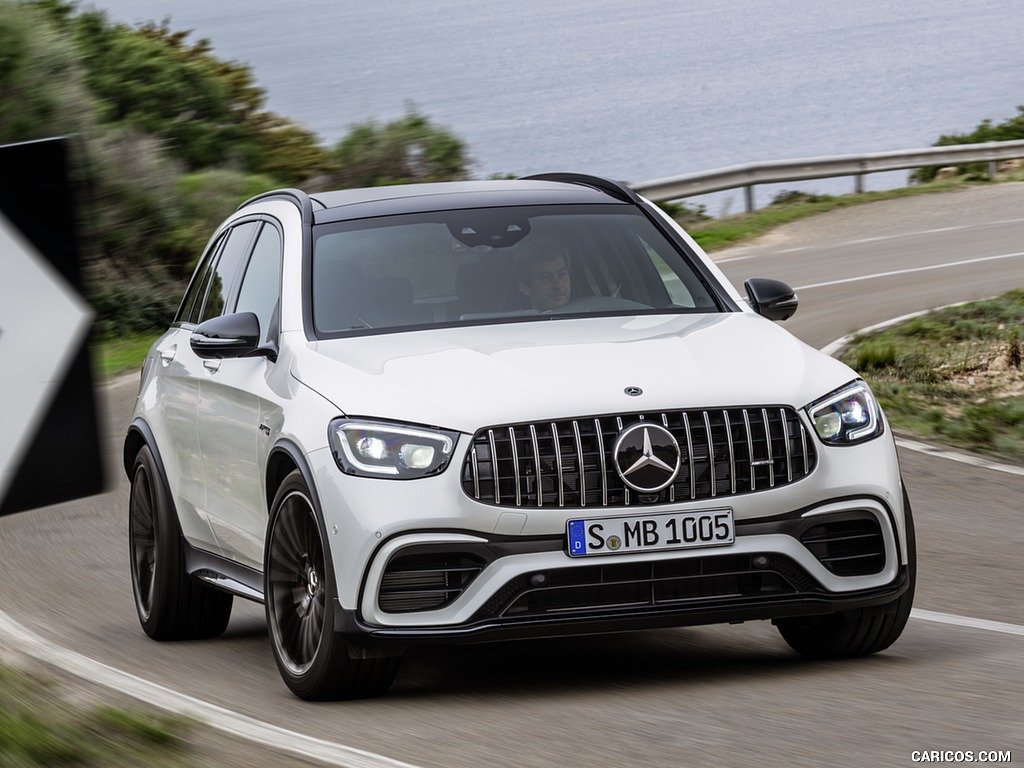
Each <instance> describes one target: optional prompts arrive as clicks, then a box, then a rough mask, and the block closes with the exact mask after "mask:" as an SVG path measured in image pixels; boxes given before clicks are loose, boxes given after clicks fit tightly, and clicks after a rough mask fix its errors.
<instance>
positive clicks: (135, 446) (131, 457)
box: [122, 418, 181, 531]
mask: <svg viewBox="0 0 1024 768" xmlns="http://www.w3.org/2000/svg"><path fill="white" fill-rule="evenodd" d="M143 446H145V447H147V448H149V452H150V453H151V454H153V463H154V464H155V465H156V472H157V475H159V477H160V485H161V486H162V487H163V491H164V494H165V495H166V497H167V503H168V504H169V505H170V507H171V512H173V513H174V520H175V523H177V525H178V529H179V531H180V529H181V523H179V522H178V509H177V507H175V506H174V496H172V495H171V484H170V483H169V482H168V481H167V470H165V469H164V459H163V456H161V455H160V447H159V446H158V445H157V444H156V437H155V436H154V435H153V430H152V429H150V426H149V424H148V423H146V421H145V420H144V419H141V418H137V419H135V420H134V421H133V422H132V423H131V424H130V425H129V426H128V433H127V434H126V435H125V438H124V446H123V447H122V461H123V462H124V473H125V474H126V475H127V476H128V481H129V482H131V480H132V469H133V467H134V466H135V457H136V456H138V455H139V451H141V450H142V448H143Z"/></svg>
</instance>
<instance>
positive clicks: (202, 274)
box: [174, 235, 227, 323]
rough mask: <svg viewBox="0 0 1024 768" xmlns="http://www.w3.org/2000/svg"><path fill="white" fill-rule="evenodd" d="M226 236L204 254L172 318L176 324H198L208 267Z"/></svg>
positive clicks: (208, 271) (204, 294) (206, 282)
mask: <svg viewBox="0 0 1024 768" xmlns="http://www.w3.org/2000/svg"><path fill="white" fill-rule="evenodd" d="M226 240H227V235H223V236H221V237H220V239H218V240H217V242H216V243H214V244H213V245H212V246H211V247H210V249H209V250H208V251H207V252H206V256H205V257H204V258H203V260H202V262H200V264H199V267H198V268H197V269H196V273H195V275H194V276H193V277H192V283H191V284H190V285H189V287H188V291H186V292H185V298H184V299H182V301H181V308H180V309H178V316H177V317H176V318H174V320H175V322H177V323H197V322H199V311H200V310H201V309H202V308H203V298H204V297H205V296H206V289H207V288H208V287H209V285H210V271H211V270H210V267H211V265H212V264H213V262H214V260H215V259H216V258H217V256H218V255H219V254H220V249H221V248H223V247H224V242H225V241H226Z"/></svg>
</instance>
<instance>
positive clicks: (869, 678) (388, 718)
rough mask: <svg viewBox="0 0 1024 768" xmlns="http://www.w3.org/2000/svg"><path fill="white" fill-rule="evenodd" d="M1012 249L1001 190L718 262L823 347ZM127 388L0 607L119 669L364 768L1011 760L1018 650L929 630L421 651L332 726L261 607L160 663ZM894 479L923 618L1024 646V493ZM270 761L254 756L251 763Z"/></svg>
mask: <svg viewBox="0 0 1024 768" xmlns="http://www.w3.org/2000/svg"><path fill="white" fill-rule="evenodd" d="M1021 251H1024V184H1013V185H1010V184H1007V185H1000V186H994V187H988V188H980V189H975V190H970V191H964V192H957V193H950V194H944V195H941V196H929V197H920V198H910V199H906V200H900V201H890V202H886V203H879V204H872V205H868V206H861V207H857V208H853V209H848V210H844V211H840V212H836V213H832V214H828V215H825V216H820V217H817V218H815V219H813V220H808V221H805V222H800V223H798V224H794V225H790V226H788V227H786V228H784V229H782V230H780V231H778V232H776V233H774V234H772V235H770V236H769V237H767V238H764V239H763V240H761V241H759V242H758V243H756V244H754V245H751V246H746V247H743V248H737V249H733V250H731V251H728V252H723V253H719V254H716V260H718V261H719V262H720V264H721V266H722V268H723V269H724V270H726V272H727V273H728V274H729V276H730V277H731V278H732V279H733V280H734V281H735V282H736V283H737V284H738V285H739V284H742V281H743V280H744V279H745V278H747V277H751V276H763V277H775V278H778V279H781V280H786V281H787V282H789V283H791V284H792V285H794V286H796V287H797V288H798V292H799V295H800V299H801V307H800V310H799V311H798V312H797V314H796V316H795V317H794V318H792V319H791V320H790V321H787V324H786V325H787V327H789V328H790V329H791V330H792V331H793V332H794V333H796V334H797V335H799V336H800V337H802V338H803V339H804V340H806V341H807V342H808V343H810V344H812V345H814V346H817V347H821V346H824V345H825V344H826V343H828V342H831V341H833V340H834V339H836V338H838V337H840V336H843V335H845V334H846V333H848V332H850V331H852V330H855V329H857V328H862V327H864V326H868V325H871V324H874V323H877V322H881V321H884V320H887V319H890V318H893V317H896V316H899V315H903V314H906V313H909V312H913V311H917V310H922V309H927V308H930V307H934V306H939V305H944V304H949V303H953V302H957V301H966V300H970V299H977V298H981V297H985V296H991V295H995V294H997V293H1000V292H1002V291H1004V290H1007V289H1009V288H1011V287H1024V254H1022V253H1021ZM765 373H766V375H768V374H770V372H765ZM136 384H137V382H136V380H135V378H134V377H127V378H122V379H119V380H117V381H114V382H111V383H109V384H106V385H104V386H102V387H101V390H100V399H101V402H102V407H103V409H104V411H105V419H104V423H105V425H106V429H107V435H106V442H105V443H104V445H105V449H106V451H107V454H108V460H107V463H108V466H109V467H110V468H111V470H112V474H113V477H112V486H111V490H110V491H109V492H107V493H106V494H104V495H102V496H98V497H94V498H91V499H85V500H80V501H78V502H74V503H71V504H65V505H61V506H58V507H53V508H50V509H47V510H42V511H36V512H31V513H25V514H22V515H16V516H13V517H9V518H0V610H2V611H3V612H4V613H6V614H7V615H8V616H10V617H11V618H13V619H14V620H16V621H17V622H18V623H20V624H21V625H22V626H24V627H26V628H28V629H30V630H31V631H33V632H35V633H37V634H38V635H40V636H42V637H43V638H45V639H46V640H48V641H50V642H53V643H57V644H59V645H61V646H63V647H64V648H68V649H72V650H74V651H76V652H78V653H79V654H82V655H83V656H86V657H89V658H92V659H96V660H98V661H100V662H102V663H103V664H105V665H108V667H110V668H113V669H117V670H123V671H125V672H128V673H130V674H132V675H134V676H137V677H138V678H141V679H143V680H146V681H152V682H155V683H158V684H159V685H161V686H164V687H166V688H169V689H173V690H176V691H181V692H184V693H186V694H188V695H190V696H193V697H196V698H197V699H201V700H204V701H207V702H211V703H213V704H216V705H219V706H221V707H224V708H226V709H228V710H230V711H232V712H237V713H240V714H243V715H247V716H249V717H252V718H256V719H258V720H259V721H263V722H267V723H272V724H274V725H276V726H279V727H281V728H284V729H288V730H290V731H294V732H297V733H300V734H306V735H309V736H312V737H315V738H317V739H320V740H323V741H324V742H326V743H328V744H342V745H347V746H348V747H352V748H355V749H358V750H365V751H366V752H368V753H371V754H370V755H368V756H366V759H367V760H369V761H370V763H367V764H373V760H374V759H375V758H374V757H373V756H374V755H378V756H383V757H385V758H391V759H393V760H399V761H403V762H406V763H410V764H413V765H415V766H422V768H470V767H474V768H475V767H476V766H482V765H487V766H489V767H490V768H506V767H507V768H519V767H521V766H560V767H566V766H583V765H586V766H651V767H655V766H659V767H660V766H664V767H665V768H669V767H671V768H675V767H677V766H747V765H750V766H763V765H790V766H827V765H842V766H861V765H863V766H905V765H912V764H913V761H912V753H913V752H914V751H915V750H974V751H981V750H1000V751H1006V750H1009V751H1012V752H1013V753H1014V756H1015V757H1017V760H1018V761H1020V760H1021V759H1024V717H1022V716H1021V709H1022V707H1021V702H1020V699H1021V695H1022V693H1024V654H1022V650H1024V629H1021V630H1020V631H1019V632H1017V633H1016V634H1013V632H1015V631H1016V630H1014V629H1013V627H1007V626H1004V625H993V624H982V625H981V626H980V627H979V626H969V624H970V622H968V621H965V620H961V619H953V621H954V622H958V623H952V624H950V623H940V622H937V621H934V620H933V619H934V618H935V617H934V616H930V615H929V614H918V615H917V616H915V617H914V618H913V619H912V620H911V622H910V624H909V625H908V628H907V630H906V632H905V633H904V635H903V637H902V638H901V639H900V640H899V641H898V642H897V643H896V644H895V645H894V646H893V647H892V648H891V649H889V650H888V651H886V652H884V653H881V654H878V655H876V656H873V657H870V658H866V659H858V660H849V661H836V662H819V663H812V662H808V661H805V660H802V659H800V658H798V657H797V656H795V655H794V654H793V653H792V652H791V651H790V650H789V649H788V647H787V646H786V645H785V644H784V643H783V641H782V640H781V638H779V637H778V635H777V633H776V632H775V630H774V629H773V628H772V627H771V626H770V625H768V624H766V623H752V624H743V625H736V626H716V627H707V628H695V629H685V630H663V631H652V632H645V633H635V634H630V635H621V636H612V637H600V638H590V639H563V640H557V641H536V642H531V643H525V642H524V643H516V644H502V645H485V646H473V647H460V648H455V649H450V648H426V649H414V650H412V651H410V652H409V654H408V656H407V658H406V661H405V664H404V666H403V671H402V673H401V674H400V675H399V678H398V681H397V683H396V684H395V687H394V688H393V690H392V692H391V693H390V694H388V695H387V696H385V697H383V698H381V699H377V700H373V701H363V702H352V703H337V704H326V705H310V704H306V703H303V702H301V701H299V700H298V699H296V698H294V697H293V696H292V695H291V694H290V693H289V692H288V691H287V689H286V688H285V687H284V685H283V684H282V683H281V681H280V679H279V677H278V674H277V671H276V669H275V667H274V664H273V660H272V658H271V654H270V649H269V645H268V640H267V634H266V628H265V623H264V620H263V613H262V607H261V606H258V605H255V604H251V603H246V602H244V601H236V606H237V607H236V610H235V613H234V615H233V618H232V622H231V625H230V627H229V629H228V631H227V633H226V634H225V635H224V636H223V637H222V638H220V639H218V640H215V641H208V642H198V643H169V644H158V643H154V642H152V641H150V640H148V639H147V638H146V637H145V636H144V635H143V633H142V631H141V629H140V628H139V626H138V621H137V618H136V616H135V611H134V607H133V604H132V597H131V587H130V582H129V576H128V555H127V543H126V531H125V517H126V509H127V496H128V487H127V481H126V480H125V478H124V476H123V473H121V472H120V471H118V461H119V460H118V457H119V452H120V442H121V437H122V435H123V430H124V426H125V425H126V423H127V420H128V417H129V413H130V410H131V405H132V400H133V398H134V394H135V388H136ZM901 462H902V465H903V472H904V476H905V478H906V482H907V484H908V487H909V491H910V497H911V500H912V502H913V507H914V515H915V518H916V522H917V528H918V548H919V557H920V573H919V584H918V597H917V602H916V607H917V609H920V610H923V611H929V612H937V613H941V614H950V615H954V616H958V617H964V618H965V619H966V618H972V619H980V620H984V621H987V622H1002V623H1004V624H1009V625H1017V626H1018V627H1019V628H1021V627H1024V600H1022V599H1021V595H1022V594H1024V576H1022V571H1021V568H1020V553H1021V552H1022V551H1024V526H1022V525H1021V521H1020V518H1021V514H1022V512H1024V501H1022V500H1024V476H1021V475H1014V474H1007V473H1001V472H997V471H993V470H990V469H984V468H978V467H974V466H969V465H966V464H962V463H957V462H954V461H950V460H946V459H943V458H937V457H934V456H931V455H926V454H922V453H918V452H914V451H910V450H901ZM922 616H927V617H928V618H922ZM1000 629H1002V630H1003V631H998V630H1000ZM280 760H281V755H280V753H274V752H271V751H262V749H253V750H251V751H249V753H248V754H247V755H246V758H245V763H246V764H247V765H250V766H252V768H256V767H257V766H259V765H276V764H279V761H280ZM292 762H293V764H294V762H295V760H294V759H293V761H292ZM357 762H358V761H356V760H355V758H353V762H352V764H357ZM385 762H386V761H380V762H379V764H382V765H383V764H384V763H385Z"/></svg>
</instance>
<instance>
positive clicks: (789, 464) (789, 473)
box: [779, 408, 793, 483]
mask: <svg viewBox="0 0 1024 768" xmlns="http://www.w3.org/2000/svg"><path fill="white" fill-rule="evenodd" d="M779 418H781V419H782V437H783V439H784V440H785V441H786V482H787V483H792V482H793V452H792V451H791V450H790V449H789V422H788V421H787V420H786V409H785V408H779Z"/></svg>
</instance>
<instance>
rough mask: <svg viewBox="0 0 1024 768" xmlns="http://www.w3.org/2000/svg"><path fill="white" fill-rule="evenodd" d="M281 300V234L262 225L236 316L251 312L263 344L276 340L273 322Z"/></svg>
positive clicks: (240, 292)
mask: <svg viewBox="0 0 1024 768" xmlns="http://www.w3.org/2000/svg"><path fill="white" fill-rule="evenodd" d="M280 299H281V233H280V232H278V230H277V227H275V226H273V225H271V224H264V225H263V229H262V230H261V231H260V234H259V236H258V237H257V239H256V246H255V247H254V248H253V251H252V256H251V257H250V258H249V265H248V267H246V270H245V277H243V278H242V287H241V288H240V289H239V291H238V304H237V305H236V306H235V312H254V313H255V314H256V317H258V318H259V320H260V334H261V336H262V338H261V340H260V341H261V343H263V344H266V343H267V342H268V341H270V340H271V339H272V338H275V337H276V336H277V329H276V328H273V327H272V325H274V323H272V320H273V316H274V310H275V309H278V302H279V301H280Z"/></svg>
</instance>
